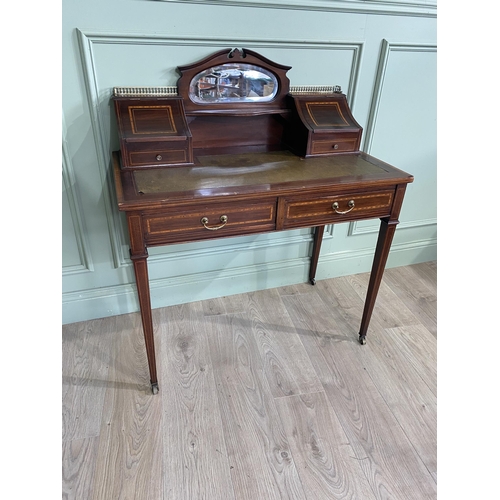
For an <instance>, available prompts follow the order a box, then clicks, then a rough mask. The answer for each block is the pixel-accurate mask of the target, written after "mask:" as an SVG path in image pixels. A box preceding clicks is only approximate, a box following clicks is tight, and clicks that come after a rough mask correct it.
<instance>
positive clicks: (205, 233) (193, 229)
mask: <svg viewBox="0 0 500 500" xmlns="http://www.w3.org/2000/svg"><path fill="white" fill-rule="evenodd" d="M275 227H276V198H270V199H266V200H260V201H258V202H253V203H252V202H248V203H241V204H240V205H235V204H230V203H213V204H202V203H200V204H197V205H189V206H184V207H182V206H180V207H172V209H171V210H165V211H164V212H162V213H151V214H149V213H147V212H144V214H143V228H144V237H145V239H146V242H147V243H148V244H164V243H181V242H187V241H198V240H204V239H212V238H222V237H226V236H238V235H245V234H251V233H259V232H265V231H272V230H274V229H275Z"/></svg>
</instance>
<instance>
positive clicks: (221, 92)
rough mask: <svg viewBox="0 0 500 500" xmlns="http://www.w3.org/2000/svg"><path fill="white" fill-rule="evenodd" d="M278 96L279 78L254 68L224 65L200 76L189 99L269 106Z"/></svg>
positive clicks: (252, 66) (249, 65)
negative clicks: (267, 103) (263, 103)
mask: <svg viewBox="0 0 500 500" xmlns="http://www.w3.org/2000/svg"><path fill="white" fill-rule="evenodd" d="M277 92H278V81H277V79H276V77H275V76H274V75H273V74H272V73H270V72H269V71H267V70H265V69H264V68H260V67H259V66H254V65H252V64H222V65H220V66H214V67H212V68H209V69H206V70H205V71H202V72H201V73H198V74H197V75H196V76H195V77H194V78H193V79H192V81H191V84H190V87H189V97H190V98H191V100H192V101H193V102H196V103H198V104H208V103H214V102H235V101H236V102H266V101H271V100H272V99H273V98H274V96H275V95H276V93H277Z"/></svg>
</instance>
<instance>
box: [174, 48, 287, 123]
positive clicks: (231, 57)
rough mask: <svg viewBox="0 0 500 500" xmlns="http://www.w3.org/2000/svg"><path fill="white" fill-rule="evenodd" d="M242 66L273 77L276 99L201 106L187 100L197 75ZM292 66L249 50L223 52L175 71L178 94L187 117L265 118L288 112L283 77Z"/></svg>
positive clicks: (285, 84)
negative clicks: (235, 116)
mask: <svg viewBox="0 0 500 500" xmlns="http://www.w3.org/2000/svg"><path fill="white" fill-rule="evenodd" d="M225 64H227V65H234V64H244V65H252V66H256V67H258V68H262V69H263V70H264V72H268V73H271V74H272V75H274V76H275V77H276V80H277V83H278V89H277V92H276V95H275V97H274V98H273V99H272V100H270V101H266V102H262V101H258V100H257V101H247V100H232V101H229V102H202V103H197V102H193V100H192V99H191V98H190V96H189V92H190V87H191V82H192V81H193V79H194V78H196V77H197V76H198V75H199V74H200V73H202V72H204V71H207V70H208V69H210V68H212V67H215V66H222V65H225ZM289 69H291V66H285V65H283V64H278V63H275V62H273V61H271V60H269V59H267V58H265V57H263V56H261V55H260V54H258V53H257V52H254V51H252V50H248V49H242V50H239V49H224V50H221V51H219V52H216V53H215V54H212V55H211V56H209V57H206V58H205V59H202V60H201V61H198V62H196V63H194V64H190V65H185V66H179V67H178V68H177V70H178V71H179V73H180V74H181V77H180V78H179V80H178V81H177V90H178V94H179V95H180V96H181V97H183V100H184V108H185V111H186V114H187V115H197V114H215V113H217V114H218V113H223V114H241V115H243V114H248V115H252V114H267V113H279V112H283V111H286V110H287V105H286V95H287V94H288V92H289V89H290V81H289V79H288V77H287V76H286V73H287V71H288V70H289Z"/></svg>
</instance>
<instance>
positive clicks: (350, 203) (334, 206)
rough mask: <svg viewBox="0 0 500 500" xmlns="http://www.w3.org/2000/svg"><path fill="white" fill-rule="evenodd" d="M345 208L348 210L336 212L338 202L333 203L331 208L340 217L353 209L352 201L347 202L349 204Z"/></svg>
mask: <svg viewBox="0 0 500 500" xmlns="http://www.w3.org/2000/svg"><path fill="white" fill-rule="evenodd" d="M347 206H348V207H349V210H338V208H339V203H338V201H335V202H334V203H333V204H332V208H333V209H334V210H335V212H336V213H338V214H340V215H344V214H347V213H349V212H350V211H351V210H352V209H353V208H354V200H349V202H348V203H347Z"/></svg>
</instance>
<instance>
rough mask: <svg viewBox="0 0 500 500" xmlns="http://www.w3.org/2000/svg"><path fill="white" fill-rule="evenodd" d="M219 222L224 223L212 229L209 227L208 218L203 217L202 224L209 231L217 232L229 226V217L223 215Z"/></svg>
mask: <svg viewBox="0 0 500 500" xmlns="http://www.w3.org/2000/svg"><path fill="white" fill-rule="evenodd" d="M219 220H220V221H221V222H222V224H221V225H220V226H212V227H209V226H207V224H208V217H203V218H202V219H201V223H202V224H203V226H204V227H205V229H208V230H209V231H217V229H221V228H223V227H224V226H225V225H226V224H227V215H221V216H220V219H219Z"/></svg>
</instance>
